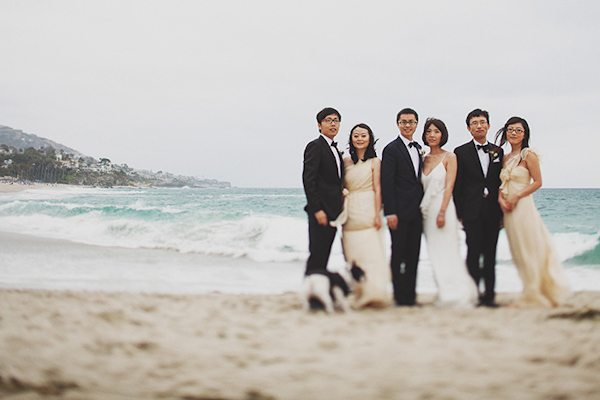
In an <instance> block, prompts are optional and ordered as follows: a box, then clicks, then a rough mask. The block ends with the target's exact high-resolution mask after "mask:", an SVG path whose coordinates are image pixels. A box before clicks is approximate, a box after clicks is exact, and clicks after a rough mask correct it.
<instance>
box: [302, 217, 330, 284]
mask: <svg viewBox="0 0 600 400" xmlns="http://www.w3.org/2000/svg"><path fill="white" fill-rule="evenodd" d="M336 233H337V229H336V228H334V227H332V226H330V225H327V226H323V225H319V223H318V222H317V219H316V218H315V216H314V215H309V216H308V251H309V252H310V255H309V256H308V260H307V261H306V273H305V275H308V274H309V273H311V272H315V271H324V270H326V269H327V262H328V261H329V254H330V253H331V246H332V244H333V240H334V239H335V235H336Z"/></svg>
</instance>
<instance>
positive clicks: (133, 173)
mask: <svg viewBox="0 0 600 400" xmlns="http://www.w3.org/2000/svg"><path fill="white" fill-rule="evenodd" d="M0 145H1V146H0V177H14V178H11V179H15V180H27V181H40V182H47V183H68V184H71V185H89V186H101V187H114V186H137V187H184V186H188V187H196V188H230V187H231V183H229V182H220V181H217V180H215V179H199V178H197V177H193V176H182V175H174V174H171V173H169V172H162V171H159V172H156V173H155V172H152V171H147V170H139V169H134V168H131V167H129V166H128V165H127V164H122V165H115V164H113V163H111V161H110V160H109V159H107V158H101V159H99V160H96V159H94V158H93V157H89V156H86V155H84V154H81V153H80V152H78V151H77V150H74V149H72V148H70V147H67V146H65V145H62V144H60V143H56V142H54V141H52V140H49V139H46V138H42V137H39V136H36V135H31V134H28V133H24V132H23V131H20V130H16V129H12V128H9V127H8V126H4V125H0Z"/></svg>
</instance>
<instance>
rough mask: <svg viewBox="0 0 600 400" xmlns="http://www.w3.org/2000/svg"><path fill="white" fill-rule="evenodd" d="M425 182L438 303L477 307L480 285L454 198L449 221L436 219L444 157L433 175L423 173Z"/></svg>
mask: <svg viewBox="0 0 600 400" xmlns="http://www.w3.org/2000/svg"><path fill="white" fill-rule="evenodd" d="M446 154H447V153H446ZM444 157H445V156H444ZM421 182H422V183H423V189H424V192H425V193H424V195H423V200H422V201H421V212H422V214H423V231H424V233H425V239H426V240H427V250H428V253H429V261H430V262H431V266H432V268H433V276H434V278H435V282H436V284H437V287H438V297H437V300H436V306H439V307H452V308H471V307H474V306H475V305H476V304H477V300H478V293H477V287H476V286H475V282H474V281H473V279H472V278H471V276H470V275H469V272H468V271H467V265H466V262H465V259H464V258H462V257H461V255H460V251H459V246H460V239H459V237H458V229H459V226H458V219H457V217H456V209H455V207H454V201H452V199H450V203H449V204H448V208H447V209H446V224H445V225H444V227H443V228H441V229H440V228H438V227H437V223H436V219H437V215H438V213H439V211H440V208H441V206H442V200H443V197H444V189H445V187H446V168H445V167H444V164H443V159H442V162H440V163H439V164H438V165H436V167H435V168H434V169H433V170H432V171H431V172H430V173H429V175H425V174H423V175H422V178H421Z"/></svg>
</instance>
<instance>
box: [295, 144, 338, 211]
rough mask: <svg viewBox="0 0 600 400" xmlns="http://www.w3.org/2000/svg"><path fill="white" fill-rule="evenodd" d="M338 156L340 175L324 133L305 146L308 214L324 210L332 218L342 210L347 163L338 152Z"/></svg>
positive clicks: (305, 190)
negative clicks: (345, 165)
mask: <svg viewBox="0 0 600 400" xmlns="http://www.w3.org/2000/svg"><path fill="white" fill-rule="evenodd" d="M338 156H339V157H340V163H341V164H340V165H341V170H342V176H341V177H340V176H339V175H338V169H337V164H336V162H335V158H334V155H333V153H332V152H331V149H330V146H329V145H328V144H327V141H326V140H325V139H324V138H323V137H322V136H319V137H318V138H317V139H315V140H313V141H312V142H310V143H308V144H307V145H306V149H305V150H304V168H303V171H302V183H303V185H304V192H305V193H306V201H307V204H306V207H304V209H305V210H306V212H307V213H308V214H309V215H314V214H315V213H316V212H317V211H319V210H323V211H325V213H326V214H327V218H328V219H329V220H330V221H332V220H334V219H336V218H337V216H338V215H339V214H340V212H342V206H343V196H342V181H343V177H344V164H343V162H342V156H341V154H339V152H338Z"/></svg>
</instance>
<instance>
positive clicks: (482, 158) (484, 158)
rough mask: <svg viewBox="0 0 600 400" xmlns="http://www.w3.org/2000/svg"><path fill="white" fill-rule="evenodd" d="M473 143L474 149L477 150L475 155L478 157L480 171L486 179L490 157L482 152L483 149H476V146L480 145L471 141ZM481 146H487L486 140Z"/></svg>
mask: <svg viewBox="0 0 600 400" xmlns="http://www.w3.org/2000/svg"><path fill="white" fill-rule="evenodd" d="M473 143H475V149H477V155H478V156H479V163H480V164H481V169H482V170H483V176H485V177H486V178H487V172H488V168H489V166H490V156H489V154H488V153H486V152H485V151H483V149H478V148H477V146H482V145H481V144H480V143H478V142H476V141H475V140H473ZM483 146H489V142H488V141H487V140H486V141H485V143H484V144H483Z"/></svg>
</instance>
